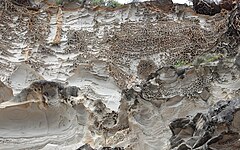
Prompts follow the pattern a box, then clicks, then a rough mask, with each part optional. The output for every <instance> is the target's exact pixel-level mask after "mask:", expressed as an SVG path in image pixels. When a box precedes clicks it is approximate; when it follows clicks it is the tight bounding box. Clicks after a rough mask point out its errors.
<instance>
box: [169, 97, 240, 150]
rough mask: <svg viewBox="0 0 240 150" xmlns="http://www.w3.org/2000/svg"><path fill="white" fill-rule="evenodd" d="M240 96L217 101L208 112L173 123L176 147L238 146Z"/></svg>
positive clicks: (215, 147) (174, 145) (208, 147)
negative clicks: (229, 99) (239, 97)
mask: <svg viewBox="0 0 240 150" xmlns="http://www.w3.org/2000/svg"><path fill="white" fill-rule="evenodd" d="M239 102H240V101H239V99H237V100H236V99H234V100H231V101H218V102H217V103H216V104H215V105H214V106H213V107H211V108H210V109H209V111H208V112H207V113H205V114H204V113H198V114H196V115H195V116H191V117H190V116H189V117H188V118H179V119H176V120H174V121H172V122H171V123H170V129H171V131H172V134H173V135H172V137H171V139H170V141H171V145H172V147H171V148H173V149H224V150H228V149H229V150H230V149H239V148H240V142H239V138H240V135H239V106H240V105H239V104H240V103H239Z"/></svg>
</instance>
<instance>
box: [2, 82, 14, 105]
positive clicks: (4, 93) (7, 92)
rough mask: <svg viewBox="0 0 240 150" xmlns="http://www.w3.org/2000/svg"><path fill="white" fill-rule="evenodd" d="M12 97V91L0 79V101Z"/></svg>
mask: <svg viewBox="0 0 240 150" xmlns="http://www.w3.org/2000/svg"><path fill="white" fill-rule="evenodd" d="M12 97H13V91H12V89H11V88H10V87H7V86H6V85H5V84H4V83H3V82H2V81H0V103H2V102H4V101H8V100H10V99H11V98H12Z"/></svg>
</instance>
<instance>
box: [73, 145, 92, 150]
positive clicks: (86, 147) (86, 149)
mask: <svg viewBox="0 0 240 150" xmlns="http://www.w3.org/2000/svg"><path fill="white" fill-rule="evenodd" d="M77 150H94V149H93V148H92V147H91V146H90V145H89V144H84V145H83V146H81V147H79V148H78V149H77Z"/></svg>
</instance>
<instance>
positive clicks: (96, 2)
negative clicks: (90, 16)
mask: <svg viewBox="0 0 240 150" xmlns="http://www.w3.org/2000/svg"><path fill="white" fill-rule="evenodd" d="M91 4H92V5H95V6H96V5H98V6H105V1H104V0H92V1H91Z"/></svg>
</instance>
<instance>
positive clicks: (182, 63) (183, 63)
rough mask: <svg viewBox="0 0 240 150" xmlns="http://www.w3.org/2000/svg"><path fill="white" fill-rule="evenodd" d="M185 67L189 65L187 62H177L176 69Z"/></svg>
mask: <svg viewBox="0 0 240 150" xmlns="http://www.w3.org/2000/svg"><path fill="white" fill-rule="evenodd" d="M184 65H187V62H186V61H184V60H179V61H177V62H176V64H175V65H174V66H175V67H181V66H184Z"/></svg>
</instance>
